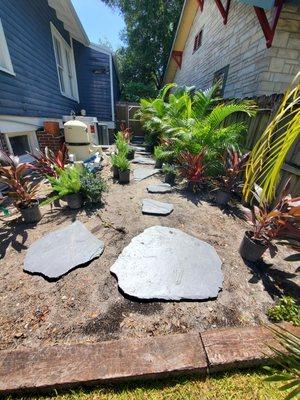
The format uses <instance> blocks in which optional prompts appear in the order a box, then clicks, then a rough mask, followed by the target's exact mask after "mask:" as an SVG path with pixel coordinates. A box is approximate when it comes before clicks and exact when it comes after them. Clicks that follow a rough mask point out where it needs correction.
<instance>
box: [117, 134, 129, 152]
mask: <svg viewBox="0 0 300 400" xmlns="http://www.w3.org/2000/svg"><path fill="white" fill-rule="evenodd" d="M115 143H116V148H117V150H118V154H120V155H121V154H122V155H124V156H127V154H128V152H129V146H128V143H127V141H126V139H125V138H124V135H123V134H122V132H118V133H117V135H116V142H115Z"/></svg>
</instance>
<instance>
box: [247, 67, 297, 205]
mask: <svg viewBox="0 0 300 400" xmlns="http://www.w3.org/2000/svg"><path fill="white" fill-rule="evenodd" d="M299 104H300V72H299V73H298V74H297V76H296V77H295V79H294V81H293V83H292V85H291V87H290V88H289V89H288V90H287V92H286V94H285V96H284V98H283V101H282V103H281V105H280V107H279V109H278V111H277V113H276V115H275V117H274V118H273V120H272V121H271V122H270V124H269V125H268V126H267V128H266V130H265V131H264V133H263V134H262V136H261V138H260V139H259V140H258V142H257V143H256V145H255V147H254V148H253V150H252V152H251V155H250V159H249V162H248V165H247V168H246V181H245V185H244V189H243V195H244V197H245V200H246V201H249V200H250V199H251V196H252V190H253V187H254V184H255V183H256V184H259V185H260V186H261V187H262V195H261V201H268V202H272V200H273V199H274V197H275V193H276V188H277V186H278V182H279V179H280V171H281V168H282V166H283V163H284V161H285V159H286V156H287V154H288V152H289V151H290V149H291V147H292V145H293V144H294V143H295V142H296V140H297V139H299V137H300V107H299Z"/></svg>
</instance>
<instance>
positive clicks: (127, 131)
mask: <svg viewBox="0 0 300 400" xmlns="http://www.w3.org/2000/svg"><path fill="white" fill-rule="evenodd" d="M120 129H121V130H120V132H121V133H122V135H123V137H124V139H125V140H126V142H127V143H129V142H130V139H131V137H132V131H131V129H130V128H126V125H125V123H124V122H121V124H120Z"/></svg>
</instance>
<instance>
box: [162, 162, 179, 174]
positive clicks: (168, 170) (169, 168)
mask: <svg viewBox="0 0 300 400" xmlns="http://www.w3.org/2000/svg"><path fill="white" fill-rule="evenodd" d="M162 172H163V173H164V174H173V175H175V176H177V174H178V170H177V168H176V166H175V165H172V164H164V166H163V167H162Z"/></svg>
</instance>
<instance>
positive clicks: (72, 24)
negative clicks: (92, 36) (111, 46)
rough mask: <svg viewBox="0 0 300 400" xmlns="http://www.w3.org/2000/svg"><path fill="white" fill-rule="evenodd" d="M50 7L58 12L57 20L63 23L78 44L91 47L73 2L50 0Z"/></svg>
mask: <svg viewBox="0 0 300 400" xmlns="http://www.w3.org/2000/svg"><path fill="white" fill-rule="evenodd" d="M48 4H49V6H50V7H52V8H54V10H55V11H56V15H57V18H58V19H59V20H60V21H62V22H63V24H64V28H65V29H66V31H68V32H70V34H71V36H72V37H73V38H74V39H76V40H77V41H78V42H80V43H82V44H84V45H86V46H89V45H90V41H89V38H88V36H87V34H86V33H85V30H84V29H83V26H82V25H81V22H80V19H79V18H78V15H77V13H76V11H75V9H74V7H73V4H72V2H71V0H48Z"/></svg>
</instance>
